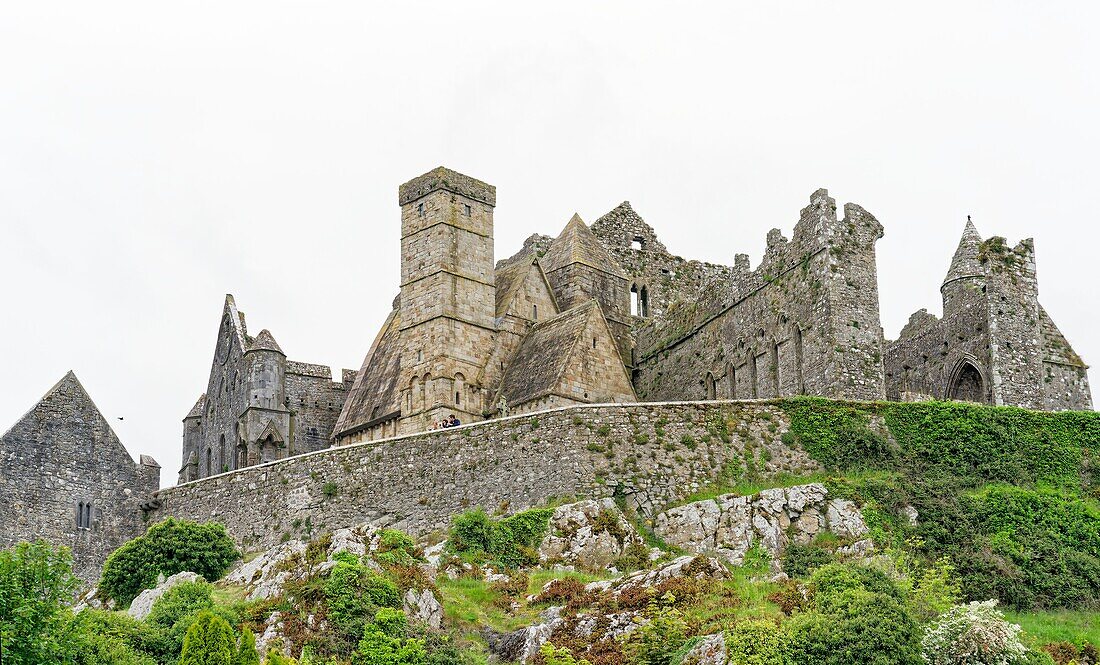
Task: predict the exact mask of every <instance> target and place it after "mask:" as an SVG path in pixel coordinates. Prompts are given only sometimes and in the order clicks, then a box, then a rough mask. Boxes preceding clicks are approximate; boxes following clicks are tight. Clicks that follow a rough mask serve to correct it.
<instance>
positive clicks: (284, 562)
mask: <svg viewBox="0 0 1100 665" xmlns="http://www.w3.org/2000/svg"><path fill="white" fill-rule="evenodd" d="M380 533H381V531H380V530H379V529H378V528H376V527H373V526H370V525H360V526H358V527H354V528H351V529H337V530H336V531H334V532H333V533H332V538H331V540H330V542H329V544H328V547H327V548H326V549H325V550H324V554H325V558H324V560H322V561H319V562H318V561H314V562H310V561H307V560H306V551H307V549H308V547H309V543H307V542H305V541H301V540H290V541H287V542H285V543H282V544H281V545H276V546H275V547H272V548H271V549H269V550H267V551H266V552H262V553H261V554H260V555H259V556H257V557H256V558H254V559H251V560H249V561H247V562H244V563H241V564H240V565H239V566H237V567H236V568H234V569H233V570H231V571H230V572H229V574H228V575H226V576H225V582H226V583H227V584H235V585H239V586H243V587H245V588H246V589H247V598H248V600H262V599H265V598H272V597H274V596H277V595H279V594H280V593H282V592H283V587H284V586H285V585H286V583H287V582H290V581H293V580H301V579H305V578H306V577H309V576H311V575H317V574H321V573H324V572H327V571H328V570H329V569H331V568H332V566H333V565H334V564H335V560H334V558H333V557H335V556H336V553H337V552H348V553H350V554H354V555H355V556H363V555H364V554H367V553H370V552H375V551H377V550H378V545H379V537H380V536H379V534H380ZM369 563H373V562H369ZM375 565H377V564H375Z"/></svg>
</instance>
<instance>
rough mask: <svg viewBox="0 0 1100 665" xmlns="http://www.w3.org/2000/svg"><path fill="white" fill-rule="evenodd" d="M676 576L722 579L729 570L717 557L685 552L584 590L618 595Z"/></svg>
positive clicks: (587, 585)
mask: <svg viewBox="0 0 1100 665" xmlns="http://www.w3.org/2000/svg"><path fill="white" fill-rule="evenodd" d="M677 577H687V578H695V579H700V580H703V579H709V580H723V579H727V578H728V577H729V571H727V570H726V567H725V566H723V565H722V562H720V561H719V560H718V559H715V558H713V557H706V556H694V555H691V554H685V555H684V556H681V557H677V558H675V559H673V560H672V561H669V562H668V563H666V564H664V565H663V566H660V567H659V568H656V569H654V570H639V571H637V572H634V573H631V574H629V575H627V576H626V577H621V578H619V579H617V580H602V581H599V582H590V583H588V584H586V585H585V587H584V590H585V591H593V592H602V591H609V592H611V594H613V595H614V596H619V595H621V594H622V593H623V592H625V591H627V590H633V589H637V588H647V589H652V588H654V587H656V586H657V585H659V584H660V583H661V582H664V581H666V580H670V579H673V578H677Z"/></svg>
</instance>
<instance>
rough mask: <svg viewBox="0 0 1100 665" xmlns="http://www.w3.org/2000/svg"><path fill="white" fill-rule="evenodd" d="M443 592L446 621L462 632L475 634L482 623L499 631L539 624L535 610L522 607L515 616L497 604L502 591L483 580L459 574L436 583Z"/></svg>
mask: <svg viewBox="0 0 1100 665" xmlns="http://www.w3.org/2000/svg"><path fill="white" fill-rule="evenodd" d="M437 586H438V587H439V591H440V593H442V594H443V609H444V615H445V616H446V618H447V621H448V622H450V623H452V625H455V626H457V627H459V629H460V630H462V631H463V632H469V633H473V634H476V633H477V632H478V631H479V630H480V628H481V627H482V626H488V627H490V628H492V629H493V630H496V631H499V632H510V631H513V630H516V629H518V628H523V627H524V626H529V625H531V624H533V623H538V612H535V611H526V609H521V610H520V611H519V612H516V613H515V614H514V615H513V614H510V613H509V612H508V611H507V610H505V609H503V608H502V607H499V606H497V605H496V602H498V601H500V598H501V594H499V593H496V592H495V591H493V590H492V589H491V588H490V586H491V585H490V584H489V583H488V582H486V581H485V580H478V579H473V578H471V577H460V578H459V579H457V580H450V579H448V580H442V579H441V580H440V581H439V582H437Z"/></svg>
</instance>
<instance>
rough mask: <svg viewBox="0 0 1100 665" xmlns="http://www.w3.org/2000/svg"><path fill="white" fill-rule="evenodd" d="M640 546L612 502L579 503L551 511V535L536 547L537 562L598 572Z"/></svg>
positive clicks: (639, 541) (636, 533) (639, 540)
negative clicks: (559, 564) (632, 548)
mask: <svg viewBox="0 0 1100 665" xmlns="http://www.w3.org/2000/svg"><path fill="white" fill-rule="evenodd" d="M643 545H644V543H643V541H642V538H641V536H639V535H638V532H637V531H636V530H635V529H634V526H633V525H631V524H630V522H628V521H627V520H626V518H624V517H623V514H622V512H621V511H620V510H619V508H618V507H617V506H616V505H615V502H614V501H612V500H611V499H599V500H587V501H579V502H577V503H570V504H567V505H564V506H560V507H558V508H557V509H556V510H555V511H554V514H553V516H552V517H551V518H550V531H549V533H547V535H546V537H545V538H544V539H543V541H542V544H541V545H540V546H539V560H540V561H541V562H543V563H550V562H553V563H562V564H566V565H575V566H577V567H579V568H584V569H587V570H601V569H606V568H607V567H608V566H610V565H611V564H612V562H614V561H615V560H616V559H618V558H619V557H621V556H622V555H623V554H624V553H625V552H626V551H627V549H628V548H629V547H631V546H643Z"/></svg>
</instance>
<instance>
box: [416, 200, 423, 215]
mask: <svg viewBox="0 0 1100 665" xmlns="http://www.w3.org/2000/svg"><path fill="white" fill-rule="evenodd" d="M416 216H417V217H423V216H424V204H423V203H418V204H417V206H416Z"/></svg>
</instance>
